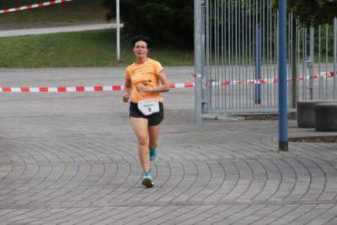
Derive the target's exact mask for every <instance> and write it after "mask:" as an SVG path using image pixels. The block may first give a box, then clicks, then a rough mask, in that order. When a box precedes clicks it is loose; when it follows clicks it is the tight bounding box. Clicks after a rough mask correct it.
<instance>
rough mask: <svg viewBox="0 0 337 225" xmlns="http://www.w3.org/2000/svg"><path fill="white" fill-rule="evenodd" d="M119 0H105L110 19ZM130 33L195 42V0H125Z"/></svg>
mask: <svg viewBox="0 0 337 225" xmlns="http://www.w3.org/2000/svg"><path fill="white" fill-rule="evenodd" d="M115 2H116V1H115V0H105V1H104V6H106V7H107V8H108V9H109V12H108V14H107V19H112V18H113V17H114V16H115ZM120 7H121V19H122V21H123V23H124V25H125V26H124V28H123V30H124V32H125V33H126V34H127V35H136V34H145V35H148V36H149V37H150V38H151V39H152V40H153V41H156V42H165V44H174V45H176V46H180V47H183V46H184V47H185V46H186V47H192V46H193V0H166V1H162V0H121V2H120Z"/></svg>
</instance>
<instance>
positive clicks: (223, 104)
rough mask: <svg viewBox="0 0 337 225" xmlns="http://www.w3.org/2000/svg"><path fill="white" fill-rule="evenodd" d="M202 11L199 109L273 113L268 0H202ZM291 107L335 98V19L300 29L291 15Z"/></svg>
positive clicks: (273, 26)
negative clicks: (317, 26)
mask: <svg viewBox="0 0 337 225" xmlns="http://www.w3.org/2000/svg"><path fill="white" fill-rule="evenodd" d="M202 5H203V7H202V9H201V12H202V13H201V14H202V15H201V17H202V19H201V23H202V24H201V25H200V26H201V27H202V29H201V30H202V32H204V35H202V36H203V37H204V38H203V39H200V43H199V44H200V45H201V48H202V54H203V55H202V58H203V60H202V68H203V69H202V73H203V74H202V79H201V80H202V85H201V88H200V92H201V93H200V98H201V100H200V102H201V103H202V105H203V113H222V112H227V113H231V112H233V113H236V112H266V111H267V112H268V111H275V110H276V109H277V106H278V96H277V95H278V85H277V82H278V75H277V55H278V49H277V48H278V40H277V38H278V33H277V32H278V29H277V25H278V14H277V11H276V10H275V9H273V7H272V3H271V1H270V0H245V1H235V0H205V1H204V4H202ZM288 21H289V25H288V40H289V41H288V62H289V66H288V81H289V82H288V85H289V88H288V89H289V100H290V101H288V102H289V107H290V108H291V107H295V106H296V101H297V100H299V99H300V100H302V99H323V98H324V99H325V98H335V99H337V96H336V92H337V89H336V64H337V63H336V61H337V60H336V48H337V47H336V42H337V41H336V40H337V34H336V33H337V32H336V30H337V22H336V20H335V21H334V23H333V24H328V25H325V26H321V27H319V28H309V29H308V28H305V27H301V26H300V24H299V22H297V21H296V19H295V18H294V16H292V15H289V19H288Z"/></svg>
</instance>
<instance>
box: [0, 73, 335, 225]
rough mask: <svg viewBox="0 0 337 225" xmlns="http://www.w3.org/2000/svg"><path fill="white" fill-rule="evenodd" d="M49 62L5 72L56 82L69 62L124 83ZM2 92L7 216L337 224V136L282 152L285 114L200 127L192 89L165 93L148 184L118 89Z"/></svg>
mask: <svg viewBox="0 0 337 225" xmlns="http://www.w3.org/2000/svg"><path fill="white" fill-rule="evenodd" d="M107 70H108V69H107ZM46 71H47V73H48V74H50V73H54V76H51V75H48V74H46V76H42V70H37V71H36V72H34V71H26V72H27V73H23V72H22V71H21V70H13V71H11V70H3V71H0V79H2V78H4V79H5V81H6V82H7V83H12V84H14V83H15V82H20V80H21V78H22V79H23V80H24V82H25V83H29V82H30V83H31V84H32V85H35V84H36V83H48V82H52V83H55V84H57V83H59V82H61V83H62V82H67V81H66V79H65V77H66V76H65V75H64V77H62V76H61V75H60V74H61V72H60V71H63V72H66V73H67V74H68V78H67V79H68V81H69V82H76V83H82V84H84V85H90V84H93V83H101V82H100V81H102V82H110V83H117V82H119V81H120V77H119V76H118V78H117V77H116V76H112V75H111V76H106V74H104V73H102V74H101V73H99V71H100V72H102V71H105V69H101V70H97V71H98V72H97V73H94V70H92V71H91V72H87V73H84V74H85V75H84V76H83V78H82V80H81V76H80V74H81V73H83V70H78V71H77V70H76V69H72V70H70V71H67V70H55V71H51V70H46ZM89 71H90V70H89ZM116 71H117V70H116ZM179 71H180V70H179V68H174V69H169V72H170V73H172V74H175V75H173V76H171V79H172V81H173V82H175V81H180V79H184V80H188V78H189V77H190V74H189V72H191V71H189V72H188V73H186V71H188V69H187V70H186V68H185V69H184V70H183V71H184V72H181V73H180V75H179ZM38 72H40V73H41V74H40V76H39V77H40V78H39V80H36V79H35V78H34V75H33V74H35V73H38ZM57 74H58V76H57ZM52 77H53V78H52ZM56 77H59V79H56ZM11 78H12V79H13V80H11ZM95 78H96V79H95ZM0 102H1V104H0V111H1V115H0V119H1V125H0V224H1V225H56V224H58V225H60V224H62V225H70V224H73V225H75V224H78V225H89V224H90V225H104V224H106V225H111V224H113V225H116V224H128V225H129V224H137V225H138V224H139V225H140V224H170V225H171V224H172V225H173V224H179V225H188V224H190V225H195V224H198V225H199V224H205V225H209V224H226V225H229V224H236V225H248V224H257V225H271V224H273V225H282V224H284V225H292V224H293V225H302V224H308V225H323V224H324V225H336V224H337V179H336V178H337V144H336V143H335V144H313V143H290V151H289V152H278V151H276V149H277V143H276V142H275V140H276V138H275V137H276V135H277V129H276V128H277V123H276V121H213V120H207V121H205V123H204V124H203V127H196V126H194V125H193V120H192V112H193V91H191V90H186V89H177V90H174V91H172V92H170V93H168V94H166V120H165V122H164V123H163V125H162V131H161V139H160V147H159V158H158V160H157V161H156V163H155V164H154V165H152V168H153V172H154V176H155V177H154V181H155V185H156V186H155V188H153V189H147V190H146V189H144V188H143V187H142V186H141V184H140V178H141V174H140V169H139V164H138V160H137V152H136V142H135V141H136V140H135V137H134V135H133V133H132V130H131V129H130V126H129V125H128V117H127V105H124V104H121V93H116V92H115V93H111V92H110V93H99V94H80V95H79V94H48V95H47V94H45V95H43V94H26V95H23V94H13V95H0ZM294 128H295V123H294V121H290V133H291V134H292V133H296V132H297V129H294Z"/></svg>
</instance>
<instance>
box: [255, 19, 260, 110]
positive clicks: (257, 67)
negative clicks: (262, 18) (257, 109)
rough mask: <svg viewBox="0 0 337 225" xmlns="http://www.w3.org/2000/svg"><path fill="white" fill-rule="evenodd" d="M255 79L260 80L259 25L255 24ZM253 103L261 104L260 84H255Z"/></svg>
mask: <svg viewBox="0 0 337 225" xmlns="http://www.w3.org/2000/svg"><path fill="white" fill-rule="evenodd" d="M255 32H256V45H255V80H257V81H260V80H261V27H260V24H259V23H258V24H256V31H255ZM255 104H261V84H260V83H259V82H258V83H257V84H255Z"/></svg>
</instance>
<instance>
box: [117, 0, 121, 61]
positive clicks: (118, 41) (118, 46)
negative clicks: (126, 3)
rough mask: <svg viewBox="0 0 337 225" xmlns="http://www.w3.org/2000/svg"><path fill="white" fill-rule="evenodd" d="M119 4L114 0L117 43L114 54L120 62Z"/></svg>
mask: <svg viewBox="0 0 337 225" xmlns="http://www.w3.org/2000/svg"><path fill="white" fill-rule="evenodd" d="M120 30H121V28H120V4H119V0H116V42H117V43H116V44H117V50H116V56H117V62H120V60H121V41H120V33H121V31H120Z"/></svg>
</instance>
